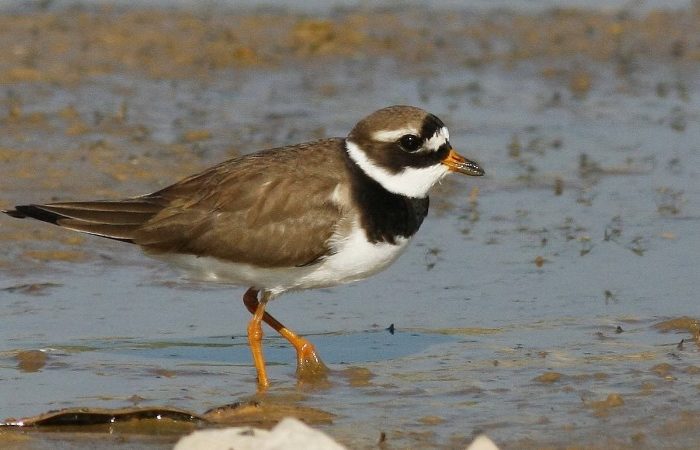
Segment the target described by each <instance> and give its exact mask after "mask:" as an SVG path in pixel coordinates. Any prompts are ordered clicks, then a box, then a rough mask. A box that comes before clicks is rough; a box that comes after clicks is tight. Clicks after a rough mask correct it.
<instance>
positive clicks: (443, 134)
mask: <svg viewBox="0 0 700 450" xmlns="http://www.w3.org/2000/svg"><path fill="white" fill-rule="evenodd" d="M449 140H450V132H449V131H447V127H442V128H440V129H439V130H437V131H436V132H435V134H434V135H432V136H431V137H430V139H428V140H427V141H425V145H424V146H425V148H426V149H427V150H432V151H437V150H438V149H439V148H440V147H442V146H443V145H445V144H446V143H447V142H448V141H449Z"/></svg>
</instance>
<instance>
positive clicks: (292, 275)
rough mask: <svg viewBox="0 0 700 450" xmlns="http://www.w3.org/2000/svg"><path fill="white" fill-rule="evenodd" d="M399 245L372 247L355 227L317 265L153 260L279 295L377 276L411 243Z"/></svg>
mask: <svg viewBox="0 0 700 450" xmlns="http://www.w3.org/2000/svg"><path fill="white" fill-rule="evenodd" d="M396 242H397V243H396V244H395V245H392V244H387V243H377V244H372V243H370V242H367V239H366V236H365V232H364V230H363V229H361V228H359V227H355V228H354V229H353V231H352V233H351V234H350V235H349V236H348V237H346V238H345V239H343V240H339V241H337V242H336V243H335V248H336V252H335V253H334V254H332V255H330V256H328V257H327V258H325V259H323V260H322V261H321V262H319V263H318V264H313V265H310V266H304V267H288V268H265V267H257V266H253V265H250V264H243V263H233V262H229V261H224V260H221V259H218V258H212V257H207V256H195V255H186V254H170V255H152V256H154V257H155V258H157V259H161V260H164V261H166V262H169V263H171V264H173V265H175V266H177V267H179V268H181V269H184V270H185V271H186V273H187V276H188V277H190V278H193V279H196V280H204V281H215V282H220V283H229V284H236V285H240V286H245V287H255V288H257V289H267V290H269V291H271V292H272V294H273V295H278V294H281V293H282V292H284V291H288V290H294V289H311V288H320V287H329V286H335V285H338V284H343V283H350V282H352V281H357V280H361V279H363V278H367V277H369V276H371V275H374V274H375V273H378V272H380V271H382V270H384V269H386V268H387V267H388V266H389V265H390V264H391V263H393V262H394V261H395V260H396V258H398V257H399V256H400V255H401V253H402V252H403V251H404V250H405V248H406V246H407V245H408V242H409V239H407V238H397V239H396Z"/></svg>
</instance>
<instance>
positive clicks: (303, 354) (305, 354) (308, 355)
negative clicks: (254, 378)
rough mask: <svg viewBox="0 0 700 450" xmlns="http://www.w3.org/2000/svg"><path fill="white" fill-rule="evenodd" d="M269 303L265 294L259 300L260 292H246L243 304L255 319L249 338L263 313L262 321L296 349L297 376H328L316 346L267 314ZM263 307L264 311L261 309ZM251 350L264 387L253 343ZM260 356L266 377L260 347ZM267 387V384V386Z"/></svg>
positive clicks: (263, 373) (304, 377)
mask: <svg viewBox="0 0 700 450" xmlns="http://www.w3.org/2000/svg"><path fill="white" fill-rule="evenodd" d="M266 303H267V297H266V296H265V294H264V293H263V298H262V300H260V301H259V300H258V290H257V289H253V288H250V289H248V290H247V291H246V293H245V295H243V304H245V306H246V308H248V311H250V312H251V313H252V314H253V319H252V320H251V321H250V325H248V338H249V339H250V327H251V326H252V324H253V322H255V320H256V316H257V315H258V312H261V311H262V312H261V315H262V321H263V322H265V323H266V324H268V325H270V326H271V327H272V328H274V329H275V331H277V332H278V333H279V334H280V335H282V337H283V338H285V339H286V340H287V341H289V343H290V344H292V346H293V347H294V349H295V350H296V352H297V376H298V377H299V378H300V379H316V378H322V377H324V376H325V375H326V373H327V372H328V368H327V367H326V365H325V364H323V361H321V358H319V357H318V355H317V354H316V349H315V348H314V345H313V344H312V343H311V342H309V340H307V339H305V338H303V337H300V336H298V335H297V334H296V333H294V332H293V331H292V330H290V329H289V328H287V327H285V326H284V325H282V323H281V322H280V321H278V320H277V319H275V318H274V317H272V316H271V315H270V314H268V313H266V312H265V311H264V304H266ZM261 306H262V309H261ZM259 325H260V322H259V319H258V326H259ZM260 336H261V337H262V330H260ZM251 350H252V351H253V360H254V361H255V367H256V369H257V370H258V384H260V385H262V383H260V379H261V369H260V366H259V365H258V360H257V359H256V350H255V347H254V346H253V343H252V341H251ZM259 352H260V353H259V354H260V361H261V364H262V375H263V376H265V362H264V360H263V359H262V347H261V346H260V348H259ZM265 381H266V382H267V377H266V376H265ZM265 385H266V386H267V384H265Z"/></svg>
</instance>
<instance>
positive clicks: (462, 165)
mask: <svg viewBox="0 0 700 450" xmlns="http://www.w3.org/2000/svg"><path fill="white" fill-rule="evenodd" d="M442 163H443V164H444V165H446V166H447V167H449V168H450V170H451V171H453V172H459V173H463V174H464V175H470V176H472V177H480V176H482V175H483V174H484V173H485V172H484V169H482V168H481V166H479V165H478V164H477V163H475V162H474V161H470V160H468V159H467V158H465V157H464V156H462V155H460V154H459V153H457V152H456V151H454V150H453V149H450V153H448V154H447V156H446V157H445V159H443V160H442Z"/></svg>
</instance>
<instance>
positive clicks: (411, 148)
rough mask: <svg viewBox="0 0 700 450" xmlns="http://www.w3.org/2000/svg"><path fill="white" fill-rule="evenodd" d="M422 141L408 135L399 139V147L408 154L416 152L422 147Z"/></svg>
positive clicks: (412, 135)
mask: <svg viewBox="0 0 700 450" xmlns="http://www.w3.org/2000/svg"><path fill="white" fill-rule="evenodd" d="M421 144H422V142H421V140H420V138H419V137H418V136H416V135H414V134H406V135H404V136H401V139H399V145H400V146H401V148H403V149H404V150H406V151H407V152H415V151H416V150H418V149H419V148H420V147H421Z"/></svg>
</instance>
